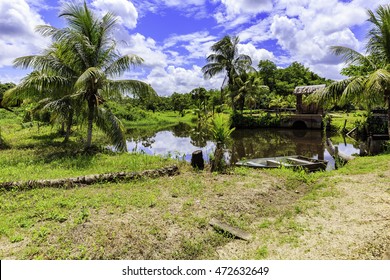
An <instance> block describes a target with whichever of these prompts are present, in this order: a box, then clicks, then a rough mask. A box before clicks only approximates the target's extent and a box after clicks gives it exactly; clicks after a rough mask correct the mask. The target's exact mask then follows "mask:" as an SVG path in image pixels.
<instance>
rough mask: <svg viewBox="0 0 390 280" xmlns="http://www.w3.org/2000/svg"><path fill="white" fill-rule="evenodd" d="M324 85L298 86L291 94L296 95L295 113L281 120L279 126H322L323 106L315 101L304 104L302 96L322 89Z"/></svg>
mask: <svg viewBox="0 0 390 280" xmlns="http://www.w3.org/2000/svg"><path fill="white" fill-rule="evenodd" d="M325 87H326V85H310V86H298V87H296V88H295V90H294V92H293V94H294V95H295V96H296V97H297V103H296V111H295V112H296V113H295V114H293V115H290V116H289V117H288V118H286V119H285V120H282V122H281V127H285V128H308V129H321V128H322V114H323V113H324V111H323V108H322V107H321V106H319V105H318V104H316V103H311V104H304V103H303V96H307V95H310V94H313V93H314V92H316V91H318V90H322V89H324V88H325Z"/></svg>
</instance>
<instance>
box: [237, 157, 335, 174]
mask: <svg viewBox="0 0 390 280" xmlns="http://www.w3.org/2000/svg"><path fill="white" fill-rule="evenodd" d="M327 164H328V161H327V160H319V159H314V158H309V157H305V156H299V155H295V156H284V157H273V158H255V159H246V160H241V161H239V162H237V163H236V165H238V166H247V167H253V168H281V167H286V168H293V169H306V170H307V171H320V170H325V169H326V166H327Z"/></svg>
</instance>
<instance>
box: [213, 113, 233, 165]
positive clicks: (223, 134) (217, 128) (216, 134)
mask: <svg viewBox="0 0 390 280" xmlns="http://www.w3.org/2000/svg"><path fill="white" fill-rule="evenodd" d="M234 129H235V128H230V122H229V121H228V120H227V119H226V117H224V115H222V114H217V115H215V116H214V118H213V122H212V127H211V133H212V136H213V139H214V141H215V142H216V147H215V152H214V160H213V161H212V162H211V172H214V171H219V172H221V171H223V170H224V168H225V163H224V159H223V149H224V148H225V146H226V144H227V143H228V142H229V141H230V139H231V138H230V135H231V134H232V132H233V131H234Z"/></svg>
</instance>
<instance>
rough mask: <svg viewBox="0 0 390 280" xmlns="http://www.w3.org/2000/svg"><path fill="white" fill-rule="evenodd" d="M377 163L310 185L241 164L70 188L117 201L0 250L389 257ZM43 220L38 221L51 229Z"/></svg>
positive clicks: (127, 255)
mask: <svg viewBox="0 0 390 280" xmlns="http://www.w3.org/2000/svg"><path fill="white" fill-rule="evenodd" d="M382 170H385V171H378V172H375V173H370V174H364V175H350V174H348V175H345V174H343V175H331V176H325V177H323V178H322V177H321V178H319V179H318V178H317V179H315V180H316V181H314V182H306V183H305V178H304V179H303V180H301V179H298V180H296V179H291V176H292V177H294V176H299V175H296V173H294V174H293V175H290V176H285V174H279V175H278V174H274V173H269V172H265V171H256V170H244V169H243V170H242V171H241V172H242V174H240V171H237V172H236V174H235V175H229V174H226V175H215V174H211V173H210V172H207V171H204V172H200V173H196V172H193V171H192V170H182V172H181V174H180V175H178V176H174V177H162V178H157V179H152V180H142V181H140V182H136V183H132V184H127V185H126V184H125V185H116V184H110V185H104V187H99V186H90V187H85V188H80V189H73V190H67V191H64V192H65V193H66V195H67V196H69V197H71V198H72V197H74V198H75V199H76V198H78V199H79V197H80V195H81V194H82V195H84V197H90V196H92V197H105V198H106V197H115V198H116V200H112V199H110V200H108V202H106V204H104V205H101V204H99V207H97V206H94V207H90V208H89V209H88V210H89V215H88V219H86V220H85V221H84V222H82V223H80V222H77V216H79V215H80V214H79V213H78V212H77V211H76V210H74V211H73V210H72V211H70V212H69V213H68V214H67V215H68V217H69V218H68V220H67V221H66V222H63V223H59V224H54V227H52V228H50V234H49V235H48V236H47V238H44V239H43V238H40V239H37V238H35V239H33V238H29V237H26V238H25V239H24V240H23V241H21V242H17V243H11V242H10V241H9V240H8V239H6V238H2V239H0V255H1V256H2V258H3V259H25V258H27V259H29V258H37V257H39V258H43V259H133V260H135V259H140V260H144V259H229V260H236V259H283V260H303V259H308V260H325V259H330V260H343V259H364V260H371V259H375V260H381V259H387V260H389V259H390V162H389V168H387V169H382ZM317 180H318V181H317ZM61 193H62V191H60V190H59V191H58V194H55V195H58V196H60V195H61ZM53 195H54V194H53ZM150 195H152V196H150ZM149 198H151V199H152V200H151V201H149V200H148V199H149ZM144 201H145V202H147V205H144V204H143V203H144ZM113 203H118V205H119V206H120V207H118V208H117V207H113V205H112V204H113ZM72 217H73V218H72ZM213 218H216V219H218V220H220V221H223V222H225V223H228V224H230V225H232V226H235V227H238V228H240V229H241V230H244V231H246V232H248V233H250V234H251V235H252V239H251V240H250V241H244V240H240V239H234V238H232V237H231V236H230V237H227V236H225V235H224V234H221V233H220V232H217V231H215V230H214V229H213V228H212V227H211V226H210V224H209V221H210V220H211V219H213ZM45 223H46V224H45ZM47 223H48V222H47V221H42V222H39V223H37V225H36V227H39V226H42V225H44V226H46V227H48V224H47Z"/></svg>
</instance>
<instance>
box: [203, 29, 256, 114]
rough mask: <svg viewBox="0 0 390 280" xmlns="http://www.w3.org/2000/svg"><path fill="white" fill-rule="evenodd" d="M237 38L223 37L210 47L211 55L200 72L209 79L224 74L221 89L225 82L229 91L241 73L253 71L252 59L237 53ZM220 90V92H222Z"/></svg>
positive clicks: (238, 40)
mask: <svg viewBox="0 0 390 280" xmlns="http://www.w3.org/2000/svg"><path fill="white" fill-rule="evenodd" d="M239 42H240V39H239V37H238V36H233V37H230V36H225V37H223V38H222V39H221V40H220V41H218V42H216V43H215V44H214V45H212V46H211V51H213V53H212V54H210V55H209V56H208V57H207V62H208V63H207V64H206V65H205V66H203V68H202V72H203V74H204V77H205V78H207V79H208V78H211V77H214V76H215V75H217V74H219V73H222V72H226V75H225V79H224V81H223V83H222V88H223V87H224V86H225V84H226V82H227V84H228V87H229V89H230V90H232V89H233V85H234V78H235V77H237V76H239V75H240V74H241V73H243V72H245V71H248V70H253V67H252V66H251V65H252V59H251V58H250V56H248V55H245V54H239V53H238V43H239ZM222 88H221V91H222ZM234 96H235V95H234V94H232V97H231V98H232V106H233V110H235V106H234V102H233V99H234Z"/></svg>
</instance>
